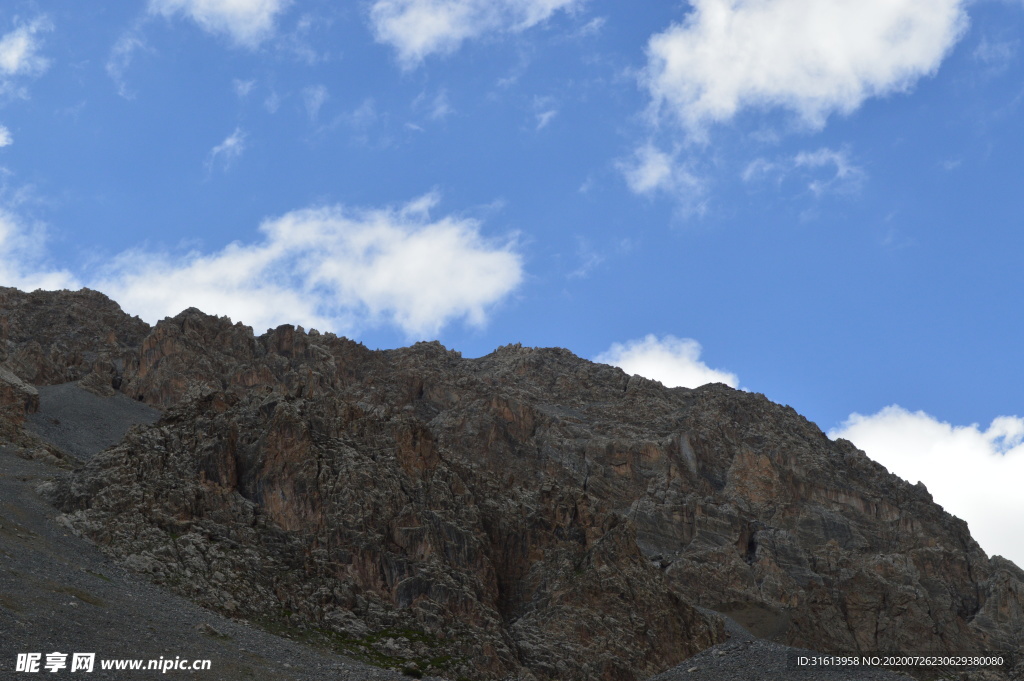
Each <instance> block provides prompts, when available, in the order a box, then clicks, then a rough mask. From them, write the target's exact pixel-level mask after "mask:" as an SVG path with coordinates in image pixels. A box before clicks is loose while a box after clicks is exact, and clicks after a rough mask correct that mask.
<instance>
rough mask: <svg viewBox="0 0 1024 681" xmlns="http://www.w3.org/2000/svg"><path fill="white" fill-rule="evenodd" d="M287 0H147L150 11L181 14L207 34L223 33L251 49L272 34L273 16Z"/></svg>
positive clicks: (169, 15)
mask: <svg viewBox="0 0 1024 681" xmlns="http://www.w3.org/2000/svg"><path fill="white" fill-rule="evenodd" d="M289 4H291V3H290V0H149V11H150V13H152V14H160V15H162V16H164V17H172V16H175V15H178V14H183V15H185V16H187V17H189V18H190V19H192V20H193V21H195V22H196V23H197V24H199V26H200V27H201V28H202V29H203V30H204V31H206V32H208V33H214V34H223V35H226V36H228V37H229V38H230V39H231V41H232V42H234V43H235V44H236V45H238V46H241V47H247V48H250V49H254V48H256V47H258V46H259V45H260V43H262V42H263V41H264V40H266V39H267V38H269V37H270V36H272V35H273V34H274V30H275V25H274V22H275V19H276V17H277V16H278V15H279V14H281V13H282V12H283V11H284V9H285V8H286V7H287V6H288V5H289Z"/></svg>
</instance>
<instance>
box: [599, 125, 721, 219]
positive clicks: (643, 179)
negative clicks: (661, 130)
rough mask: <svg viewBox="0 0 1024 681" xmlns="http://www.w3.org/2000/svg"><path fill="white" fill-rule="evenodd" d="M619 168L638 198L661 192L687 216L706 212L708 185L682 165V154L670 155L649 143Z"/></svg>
mask: <svg viewBox="0 0 1024 681" xmlns="http://www.w3.org/2000/svg"><path fill="white" fill-rule="evenodd" d="M617 167H618V169H619V171H620V172H621V173H622V174H623V176H624V177H625V179H626V184H627V185H628V186H629V188H630V189H631V190H632V191H633V192H634V193H635V194H643V195H646V196H652V195H654V194H656V193H659V192H661V193H664V194H668V195H669V196H672V197H673V198H675V199H676V200H677V201H679V203H680V205H681V206H683V207H684V208H686V211H687V212H689V211H692V210H693V209H694V208H695V207H696V208H697V209H698V212H700V210H702V204H701V203H700V202H701V200H702V198H703V196H704V193H705V190H706V187H705V183H704V182H703V181H702V180H701V179H700V178H699V177H697V176H696V175H695V174H694V173H693V172H691V171H690V169H689V168H687V167H686V165H684V164H683V163H682V162H680V160H679V157H678V152H674V153H672V154H669V153H667V152H664V151H662V150H661V149H659V148H657V147H656V146H654V145H653V144H651V143H650V142H648V143H646V144H644V145H642V146H640V147H638V148H637V149H636V150H635V151H634V152H633V157H632V158H630V159H628V160H624V161H619V163H618V164H617Z"/></svg>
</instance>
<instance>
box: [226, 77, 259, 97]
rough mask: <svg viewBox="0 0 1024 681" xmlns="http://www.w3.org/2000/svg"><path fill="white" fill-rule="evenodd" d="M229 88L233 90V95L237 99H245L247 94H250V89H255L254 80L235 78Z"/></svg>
mask: <svg viewBox="0 0 1024 681" xmlns="http://www.w3.org/2000/svg"><path fill="white" fill-rule="evenodd" d="M231 86H232V88H234V91H235V94H236V95H238V97H240V98H242V99H245V98H246V97H248V96H249V93H250V92H252V89H253V88H254V87H256V80H255V79H254V78H250V79H248V80H242V79H241V78H235V79H234V80H233V81H231Z"/></svg>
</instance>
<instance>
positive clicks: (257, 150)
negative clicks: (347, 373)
mask: <svg viewBox="0 0 1024 681" xmlns="http://www.w3.org/2000/svg"><path fill="white" fill-rule="evenodd" d="M1022 23H1024V3H1022V2H1020V1H1018V0H1005V1H998V0H977V1H976V2H965V1H962V0H933V1H932V2H929V3H921V2H917V1H914V0H863V1H862V2H858V3H849V2H843V1H840V0H761V1H760V2H752V1H750V0H696V1H695V2H692V3H678V2H647V3H622V2H602V1H601V0H488V1H484V0H366V1H364V2H357V3H344V4H342V3H333V2H326V1H321V0H291V1H289V0H149V1H148V2H147V1H144V0H139V1H138V2H117V3H101V2H95V3H81V2H77V1H71V0H66V1H59V0H53V1H48V2H45V3H44V2H39V1H37V0H36V1H32V0H27V1H21V0H12V1H10V2H6V3H4V6H3V8H2V9H0V284H5V285H12V286H17V287H20V288H23V289H26V290H31V289H35V288H39V287H42V288H62V287H67V288H78V287H80V286H90V287H92V288H97V289H99V290H101V291H104V292H106V293H108V294H109V295H111V296H112V297H114V298H115V299H116V300H118V301H119V302H120V303H121V305H122V306H123V307H124V308H125V309H126V310H127V311H129V312H131V313H133V314H138V315H140V316H141V317H143V318H144V319H146V320H147V321H149V322H150V323H154V322H156V321H157V320H158V319H160V318H162V317H164V316H169V315H173V314H176V313H177V312H178V311H180V310H181V309H183V308H185V307H188V306H196V307H199V308H201V309H203V310H204V311H206V312H210V313H214V314H223V315H229V316H231V317H232V319H235V320H240V321H243V322H245V323H247V324H250V325H253V326H254V327H255V328H256V331H257V332H258V333H259V332H262V331H263V330H264V329H265V328H267V327H268V326H272V325H276V324H279V323H284V322H293V323H299V324H302V325H304V326H305V327H306V328H310V327H315V328H318V329H320V330H331V331H335V332H337V333H340V334H344V335H347V336H350V337H352V338H355V339H357V340H360V341H362V342H364V343H366V344H367V345H368V346H370V347H396V346H400V345H405V344H408V343H409V342H412V341H415V340H420V339H433V338H437V339H439V340H441V342H442V343H444V344H445V345H446V346H448V347H450V348H454V349H457V350H460V351H461V352H462V353H463V354H464V355H466V356H479V355H482V354H486V353H488V352H490V351H491V350H493V349H494V348H495V347H497V346H499V345H503V344H506V343H511V342H521V343H523V344H526V345H534V346H561V347H566V348H569V349H570V350H572V351H574V352H575V353H577V354H579V355H581V356H583V357H588V358H600V359H601V360H602V361H608V362H612V363H616V364H619V365H622V366H623V367H624V368H626V369H627V370H628V371H632V372H634V373H644V374H645V375H649V376H651V377H653V378H657V379H659V380H662V381H663V382H665V383H666V384H678V385H696V384H699V383H701V382H706V381H708V380H724V381H726V382H729V383H731V384H733V385H736V386H740V387H743V388H745V389H749V390H754V391H758V392H763V393H765V394H766V395H767V396H768V397H770V398H771V399H773V400H775V401H778V402H781V403H786V404H790V405H792V406H793V407H794V408H796V409H797V410H798V411H800V412H801V413H802V414H805V415H806V416H808V417H809V418H810V419H812V420H813V421H815V422H816V423H818V425H819V426H821V427H822V428H823V429H824V430H826V431H829V432H830V434H832V435H833V436H841V435H845V436H847V437H850V438H851V439H853V440H854V442H856V443H857V444H858V445H859V446H861V447H863V448H865V449H866V450H867V451H868V453H869V454H871V455H872V456H874V457H875V458H876V459H878V460H880V461H882V463H884V464H885V465H886V466H888V467H889V468H890V470H893V471H894V472H897V473H898V474H900V475H902V476H903V477H906V478H908V479H910V480H911V481H916V480H917V479H921V480H923V481H924V482H925V483H926V484H927V485H928V486H929V489H930V490H931V491H932V493H933V495H935V497H936V500H937V501H939V503H941V504H943V505H944V506H946V507H947V509H949V510H951V511H952V512H954V513H956V514H958V515H960V516H961V517H964V518H966V519H967V520H968V522H969V523H970V525H971V528H972V531H973V532H974V533H975V535H976V537H979V539H980V541H981V543H982V545H983V547H984V548H986V550H988V551H990V552H995V553H1002V554H1004V555H1007V556H1010V557H1012V558H1014V559H1015V560H1017V561H1018V562H1021V563H1024V542H1021V541H1019V540H1017V539H1016V537H1017V535H1018V534H1020V524H1019V521H1018V520H1017V519H1018V518H1020V517H1022V511H1024V508H1022V507H1020V505H1019V502H1011V499H1012V498H1014V497H1016V496H1017V495H1016V494H1015V493H1014V490H1013V488H1012V484H1011V483H1012V482H1013V481H1014V480H1015V479H1020V476H1022V475H1024V447H1022V441H1024V420H1022V419H1020V418H1018V415H1019V414H1022V413H1024V408H1022V407H1021V401H1020V400H1021V398H1020V394H1021V393H1020V390H1019V386H1020V385H1021V382H1022V381H1021V379H1022V363H1021V362H1020V360H1019V356H1020V353H1019V349H1018V348H1019V339H1020V337H1021V336H1022V331H1024V324H1022V319H1021V305H1020V300H1021V291H1022V289H1024V268H1022V267H1021V266H1020V259H1021V254H1022V252H1024V248H1022V246H1024V235H1022V231H1021V223H1022V220H1021V217H1022V215H1024V205H1022V204H1024V198H1022V197H1024V191H1021V187H1022V184H1024V165H1022V163H1021V161H1020V159H1021V158H1024V126H1022V125H1021V113H1022V112H1021V106H1022V97H1024V78H1022V75H1024V62H1022V55H1021V43H1020V38H1019V36H1020V35H1021V27H1022Z"/></svg>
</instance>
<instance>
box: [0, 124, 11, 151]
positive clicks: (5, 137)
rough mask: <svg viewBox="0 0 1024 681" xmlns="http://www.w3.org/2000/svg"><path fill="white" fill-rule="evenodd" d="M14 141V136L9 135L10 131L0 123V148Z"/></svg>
mask: <svg viewBox="0 0 1024 681" xmlns="http://www.w3.org/2000/svg"><path fill="white" fill-rule="evenodd" d="M13 143H14V138H12V137H11V131H10V130H8V129H7V126H6V125H0V148H2V147H6V146H9V145H11V144H13Z"/></svg>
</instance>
